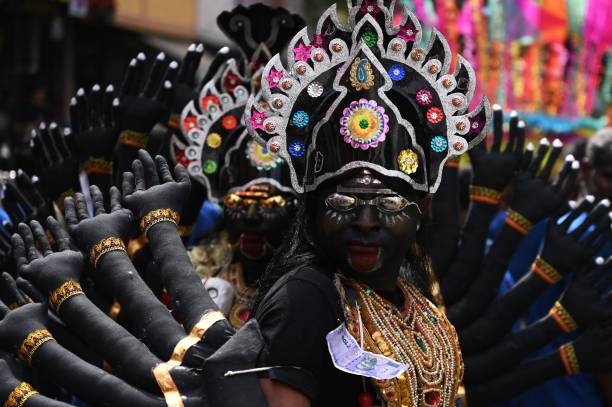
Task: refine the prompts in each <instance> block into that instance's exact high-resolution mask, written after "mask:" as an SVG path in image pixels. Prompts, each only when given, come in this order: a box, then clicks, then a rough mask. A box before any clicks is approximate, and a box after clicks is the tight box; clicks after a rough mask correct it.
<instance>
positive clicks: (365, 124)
mask: <svg viewBox="0 0 612 407" xmlns="http://www.w3.org/2000/svg"><path fill="white" fill-rule="evenodd" d="M359 127H361V128H362V129H367V128H368V127H370V122H369V121H367V120H366V119H363V120H360V121H359Z"/></svg>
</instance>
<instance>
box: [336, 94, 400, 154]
mask: <svg viewBox="0 0 612 407" xmlns="http://www.w3.org/2000/svg"><path fill="white" fill-rule="evenodd" d="M342 114H343V116H342V118H341V119H340V134H341V135H342V136H343V137H344V141H345V142H346V143H349V144H350V145H351V147H353V148H360V149H362V150H367V149H368V148H370V147H377V146H378V143H380V142H382V141H384V140H385V138H386V137H387V133H388V132H389V116H387V115H386V114H385V108H384V107H382V106H379V105H378V103H376V101H374V100H367V99H359V101H353V102H351V104H350V105H349V107H347V108H345V109H344V111H343V112H342Z"/></svg>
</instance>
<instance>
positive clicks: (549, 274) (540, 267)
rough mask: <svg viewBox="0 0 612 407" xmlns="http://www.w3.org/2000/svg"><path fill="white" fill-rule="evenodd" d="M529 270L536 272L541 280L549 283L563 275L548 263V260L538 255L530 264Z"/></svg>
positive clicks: (554, 281) (553, 282)
mask: <svg viewBox="0 0 612 407" xmlns="http://www.w3.org/2000/svg"><path fill="white" fill-rule="evenodd" d="M531 271H532V272H534V273H536V274H537V275H538V276H539V277H540V278H541V279H542V280H544V281H546V282H547V283H548V284H551V285H552V284H555V283H556V282H557V281H559V280H561V278H562V277H563V276H562V275H561V273H559V272H558V271H557V270H556V269H555V268H554V267H553V266H551V265H550V264H548V262H547V261H546V260H544V259H543V258H542V257H540V256H538V257H536V259H535V261H534V262H533V265H532V266H531Z"/></svg>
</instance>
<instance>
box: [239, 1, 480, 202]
mask: <svg viewBox="0 0 612 407" xmlns="http://www.w3.org/2000/svg"><path fill="white" fill-rule="evenodd" d="M394 9H395V1H394V0H393V1H383V0H357V1H355V2H354V3H353V2H351V1H350V0H349V20H348V24H347V25H344V24H342V23H341V22H340V21H339V19H338V16H337V14H336V6H335V5H333V6H331V7H330V8H329V9H328V10H327V11H326V12H325V13H324V14H323V15H322V16H321V18H320V19H319V22H318V24H317V27H316V30H315V32H314V34H313V35H309V34H308V31H307V29H306V28H304V29H303V30H302V31H300V32H299V33H298V34H297V35H296V36H295V37H294V38H293V39H292V41H291V42H290V43H289V50H288V57H287V59H288V61H287V65H286V66H287V67H285V66H284V65H283V64H282V62H281V59H280V56H279V55H276V56H274V57H272V59H271V60H270V62H268V64H267V65H266V67H265V68H264V71H263V75H262V83H261V87H262V92H261V94H260V95H257V96H251V97H250V99H249V101H248V103H247V108H246V111H245V118H246V121H247V128H248V130H249V133H250V134H251V135H252V136H253V137H254V138H255V139H256V140H258V141H259V142H260V143H261V144H262V145H263V146H265V147H266V148H267V149H268V150H270V151H271V152H274V153H277V154H278V155H280V156H281V157H282V158H284V159H285V160H286V161H287V163H288V165H289V168H290V171H291V181H292V184H293V187H294V188H295V190H296V191H297V192H299V193H302V192H308V191H311V190H314V189H315V188H316V187H317V186H318V185H319V184H321V183H322V182H323V181H325V180H327V179H330V178H332V177H335V176H337V175H340V174H342V173H345V172H346V171H349V170H351V169H353V168H358V167H366V168H370V169H372V170H374V171H376V172H378V173H380V174H383V175H385V176H389V177H393V178H398V179H401V180H403V181H405V182H407V183H409V184H410V185H411V186H412V187H413V188H415V189H416V190H421V191H427V192H430V193H433V192H435V191H436V189H437V188H438V185H439V184H440V177H441V174H442V168H443V166H444V163H445V162H446V161H447V160H448V159H449V158H451V157H453V156H456V155H460V154H463V153H464V152H466V151H467V150H468V149H469V148H471V147H473V146H474V145H476V144H477V143H478V142H480V141H481V140H482V139H483V138H484V137H485V132H484V131H483V130H484V129H485V127H486V125H487V122H488V118H489V115H490V107H489V103H488V101H487V100H486V99H484V100H483V101H482V102H481V103H480V105H479V106H478V107H477V108H476V109H475V110H474V111H472V112H469V113H468V112H467V110H468V106H469V104H470V101H471V99H472V96H473V94H474V89H475V86H476V83H475V77H474V71H473V69H472V67H471V66H470V65H469V63H468V62H467V61H466V60H465V59H463V58H462V57H461V56H459V57H457V60H456V66H455V69H454V72H453V73H450V72H449V68H450V66H451V64H452V54H451V52H450V49H449V46H448V44H447V42H446V40H445V39H444V37H443V36H442V35H441V34H440V33H439V32H438V31H436V30H434V31H433V33H432V35H431V40H430V42H429V45H428V46H427V47H426V48H425V49H423V48H421V47H420V43H421V37H422V31H421V25H420V23H419V21H418V20H417V19H416V18H415V16H414V15H413V14H412V13H411V12H410V11H408V9H407V8H406V7H405V6H403V7H402V10H403V18H402V21H401V23H400V24H399V25H398V26H394V25H393V23H392V21H393V13H392V11H391V10H394Z"/></svg>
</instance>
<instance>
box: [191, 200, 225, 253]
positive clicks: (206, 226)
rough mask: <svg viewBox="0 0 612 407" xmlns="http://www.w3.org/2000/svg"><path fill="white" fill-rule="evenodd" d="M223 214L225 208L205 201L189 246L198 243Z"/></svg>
mask: <svg viewBox="0 0 612 407" xmlns="http://www.w3.org/2000/svg"><path fill="white" fill-rule="evenodd" d="M222 214H223V210H222V209H221V208H220V207H219V205H215V204H214V203H212V202H209V201H204V203H203V204H202V207H201V208H200V214H199V215H198V219H197V220H196V223H195V226H194V227H193V231H192V232H191V235H190V236H189V239H188V240H187V246H191V245H194V244H196V243H197V242H198V241H199V240H200V239H201V238H202V237H203V236H204V235H206V234H207V233H209V232H210V231H211V230H212V229H213V228H214V227H215V225H216V224H217V222H218V221H219V218H220V217H221V215H222Z"/></svg>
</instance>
